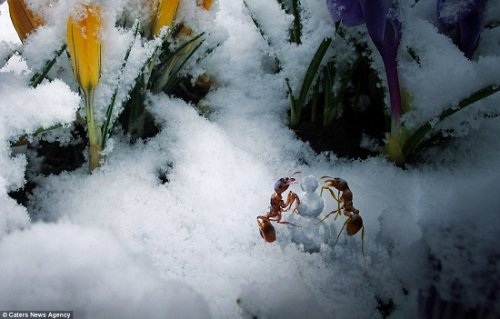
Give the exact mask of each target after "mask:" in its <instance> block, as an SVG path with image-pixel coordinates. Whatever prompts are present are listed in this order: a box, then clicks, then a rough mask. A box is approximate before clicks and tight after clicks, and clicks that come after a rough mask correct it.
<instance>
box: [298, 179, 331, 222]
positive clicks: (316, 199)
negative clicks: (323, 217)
mask: <svg viewBox="0 0 500 319" xmlns="http://www.w3.org/2000/svg"><path fill="white" fill-rule="evenodd" d="M300 188H301V189H302V190H303V191H304V192H303V193H302V194H301V195H300V196H299V198H300V205H299V207H298V211H299V214H300V215H302V216H304V217H309V218H318V216H319V215H320V214H321V213H322V212H323V208H324V207H325V203H324V201H323V198H321V197H320V196H319V194H318V193H316V189H317V188H318V179H317V178H316V177H314V176H313V175H308V176H306V177H304V178H303V179H302V181H301V182H300Z"/></svg>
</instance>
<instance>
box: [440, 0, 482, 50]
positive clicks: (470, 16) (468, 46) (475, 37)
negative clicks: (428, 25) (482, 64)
mask: <svg viewBox="0 0 500 319" xmlns="http://www.w3.org/2000/svg"><path fill="white" fill-rule="evenodd" d="M485 5H486V0H469V1H468V2H464V1H457V0H438V1H437V15H438V20H439V27H440V29H441V31H443V32H446V33H453V32H454V36H453V40H454V41H455V43H456V44H457V46H458V48H459V49H460V51H462V52H463V53H464V55H465V56H466V57H467V58H469V59H471V58H472V56H473V55H474V52H476V49H477V47H478V45H479V38H480V37H481V32H482V30H483V28H484V7H485Z"/></svg>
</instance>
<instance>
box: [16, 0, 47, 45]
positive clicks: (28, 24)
mask: <svg viewBox="0 0 500 319" xmlns="http://www.w3.org/2000/svg"><path fill="white" fill-rule="evenodd" d="M7 3H8V4H9V13H10V18H11V20H12V24H13V25H14V28H15V29H16V32H17V35H18V36H19V38H20V39H21V41H24V40H26V38H27V37H28V35H29V34H30V33H31V32H32V31H33V30H35V29H36V28H38V27H39V26H41V25H42V24H43V22H42V20H41V19H40V18H39V17H37V16H36V15H35V14H34V13H33V12H31V10H29V9H28V8H27V7H26V3H25V2H24V0H8V1H7Z"/></svg>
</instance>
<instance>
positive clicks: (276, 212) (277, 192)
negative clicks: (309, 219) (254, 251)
mask: <svg viewBox="0 0 500 319" xmlns="http://www.w3.org/2000/svg"><path fill="white" fill-rule="evenodd" d="M295 174H300V172H295V173H293V174H292V175H291V176H290V177H283V178H280V179H279V180H278V181H277V182H276V183H275V184H274V194H273V195H272V196H271V207H270V209H269V213H267V215H266V216H257V223H258V224H259V231H260V235H261V236H262V238H264V240H265V241H266V242H268V243H272V242H274V241H275V240H276V231H275V230H274V226H273V225H272V224H271V222H277V223H278V224H288V225H291V226H295V227H302V226H297V225H294V224H292V223H289V222H286V221H281V217H282V216H281V213H283V212H286V211H289V210H290V208H291V207H292V205H293V203H294V202H295V207H294V208H293V210H292V212H293V213H295V214H298V212H297V207H299V205H300V199H299V196H297V194H295V193H294V192H292V191H290V192H289V193H288V196H287V197H286V201H284V200H283V197H282V196H281V194H282V193H284V192H285V191H286V190H287V189H288V187H289V186H290V185H291V184H297V181H296V179H295V178H293V177H292V176H293V175H295Z"/></svg>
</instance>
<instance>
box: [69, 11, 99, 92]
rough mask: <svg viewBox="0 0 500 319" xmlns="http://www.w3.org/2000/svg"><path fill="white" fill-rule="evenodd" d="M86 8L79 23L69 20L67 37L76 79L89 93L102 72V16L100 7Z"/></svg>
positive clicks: (71, 18)
mask: <svg viewBox="0 0 500 319" xmlns="http://www.w3.org/2000/svg"><path fill="white" fill-rule="evenodd" d="M84 8H85V12H86V16H85V17H84V18H82V19H80V20H78V21H75V20H74V19H73V17H70V18H69V20H68V31H67V32H68V33H67V37H68V49H69V54H70V56H71V62H72V64H73V72H74V75H75V79H76V80H77V81H78V84H80V86H81V87H82V89H83V90H84V91H85V93H88V92H89V91H91V90H93V89H94V88H95V87H96V86H97V83H98V82H99V75H100V71H101V41H100V27H101V16H100V9H99V7H92V6H84Z"/></svg>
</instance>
